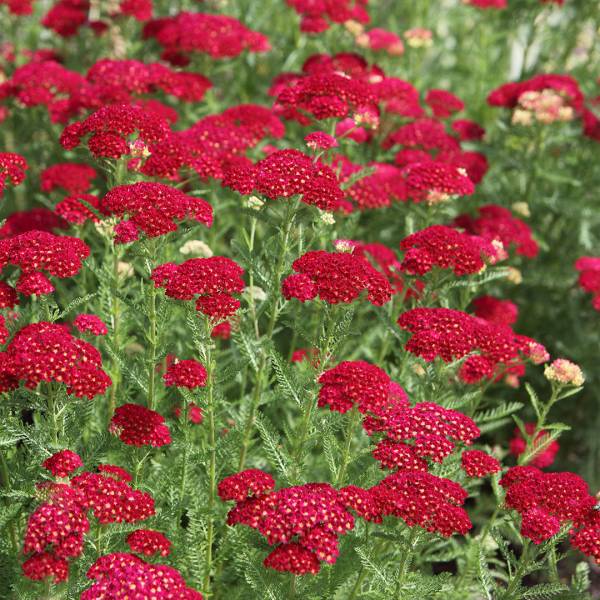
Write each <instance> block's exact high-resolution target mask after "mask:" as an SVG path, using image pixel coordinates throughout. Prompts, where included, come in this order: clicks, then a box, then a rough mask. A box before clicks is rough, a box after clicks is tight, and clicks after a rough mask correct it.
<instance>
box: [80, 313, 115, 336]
mask: <svg viewBox="0 0 600 600" xmlns="http://www.w3.org/2000/svg"><path fill="white" fill-rule="evenodd" d="M73 325H75V327H76V328H77V329H78V330H79V331H81V333H86V332H87V333H91V334H92V335H106V334H107V333H108V327H106V324H105V323H104V321H102V319H100V317H98V316H96V315H77V316H76V317H75V319H74V320H73Z"/></svg>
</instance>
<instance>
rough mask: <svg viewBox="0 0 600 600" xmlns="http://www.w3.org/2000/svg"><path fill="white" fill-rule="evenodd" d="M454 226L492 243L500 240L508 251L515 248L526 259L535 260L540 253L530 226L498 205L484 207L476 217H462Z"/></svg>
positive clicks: (458, 218)
mask: <svg viewBox="0 0 600 600" xmlns="http://www.w3.org/2000/svg"><path fill="white" fill-rule="evenodd" d="M454 225H455V226H456V227H460V228H461V229H464V230H465V231H467V232H469V233H472V234H474V235H478V236H480V237H482V238H484V239H486V240H488V241H490V242H493V241H494V240H498V241H500V242H502V245H503V246H504V248H506V250H509V249H510V248H513V247H514V249H515V251H516V253H517V254H519V255H521V256H525V257H526V258H535V257H536V256H537V254H538V252H539V246H538V244H537V242H536V241H535V240H534V239H533V237H532V234H531V229H530V228H529V225H527V224H526V223H524V222H523V221H521V220H520V219H517V218H516V217H514V216H513V215H512V213H511V212H510V210H508V209H507V208H504V207H502V206H497V205H496V204H488V205H486V206H482V207H481V208H479V210H478V216H476V217H472V216H470V215H460V216H459V217H457V218H456V219H455V220H454Z"/></svg>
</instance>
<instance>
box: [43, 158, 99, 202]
mask: <svg viewBox="0 0 600 600" xmlns="http://www.w3.org/2000/svg"><path fill="white" fill-rule="evenodd" d="M97 175H98V174H97V173H96V170H95V169H94V168H92V167H90V166H89V165H85V164H80V163H59V164H56V165H52V166H51V167H48V168H47V169H44V170H43V171H42V172H41V174H40V183H41V185H40V187H41V188H42V191H43V192H52V191H53V190H55V189H57V188H60V189H63V190H65V191H66V192H67V193H68V194H75V195H76V194H85V193H86V192H87V191H88V190H89V189H90V187H91V185H92V183H91V182H92V179H95V178H96V177H97Z"/></svg>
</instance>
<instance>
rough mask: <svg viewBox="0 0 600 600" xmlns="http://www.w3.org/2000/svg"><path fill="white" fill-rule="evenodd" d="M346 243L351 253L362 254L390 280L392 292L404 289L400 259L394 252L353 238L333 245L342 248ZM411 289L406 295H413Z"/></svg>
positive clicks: (373, 243)
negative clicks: (350, 248)
mask: <svg viewBox="0 0 600 600" xmlns="http://www.w3.org/2000/svg"><path fill="white" fill-rule="evenodd" d="M346 244H349V245H350V246H351V247H352V254H356V255H357V256H364V257H365V258H366V259H368V260H369V262H370V263H371V264H372V265H373V266H374V267H375V268H376V269H377V270H378V271H380V272H381V273H383V275H385V276H386V278H387V280H388V281H389V282H390V285H391V286H392V289H393V292H394V293H398V294H399V293H400V292H402V290H403V289H404V286H405V283H404V281H403V279H402V277H401V275H400V265H401V263H400V261H399V260H398V257H397V256H396V253H395V252H394V251H393V250H392V249H391V248H388V247H387V246H386V245H384V244H380V243H378V242H372V243H369V244H365V243H363V242H357V241H354V240H337V241H336V242H335V246H336V248H337V249H340V250H341V249H342V248H343V247H344V246H345V245H346ZM414 295H415V292H414V291H413V290H410V289H409V290H407V292H406V297H407V298H410V297H411V296H414Z"/></svg>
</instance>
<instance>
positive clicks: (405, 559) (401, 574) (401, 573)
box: [396, 527, 420, 600]
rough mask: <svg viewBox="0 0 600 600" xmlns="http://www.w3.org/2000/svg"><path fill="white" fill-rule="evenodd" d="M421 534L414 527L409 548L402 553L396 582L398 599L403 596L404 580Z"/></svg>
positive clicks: (409, 540)
mask: <svg viewBox="0 0 600 600" xmlns="http://www.w3.org/2000/svg"><path fill="white" fill-rule="evenodd" d="M419 536H420V532H419V530H418V529H417V528H416V527H413V528H412V529H411V531H410V536H409V538H408V544H407V546H408V548H407V550H406V552H404V553H403V554H402V558H401V559H400V565H399V568H398V581H397V582H396V598H397V600H400V599H401V598H402V586H403V585H404V580H405V579H406V575H407V574H408V569H409V567H410V563H411V560H412V556H413V552H414V549H415V546H416V545H417V542H418V541H419Z"/></svg>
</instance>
